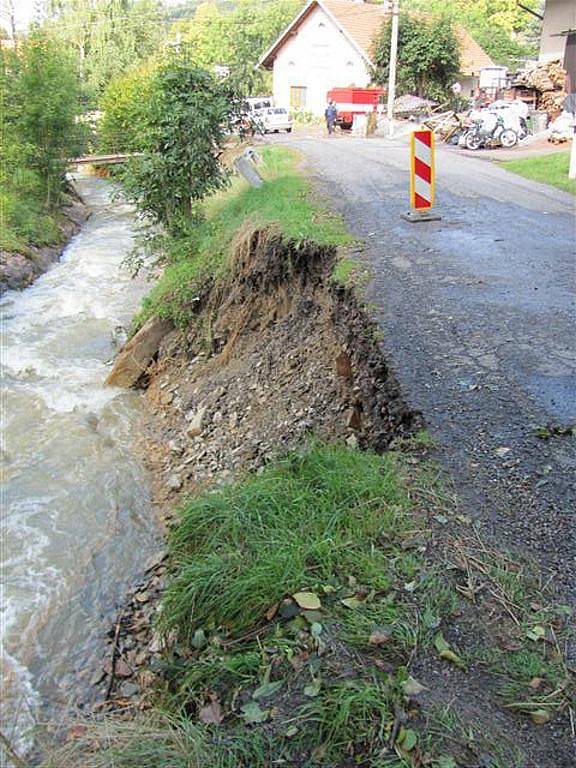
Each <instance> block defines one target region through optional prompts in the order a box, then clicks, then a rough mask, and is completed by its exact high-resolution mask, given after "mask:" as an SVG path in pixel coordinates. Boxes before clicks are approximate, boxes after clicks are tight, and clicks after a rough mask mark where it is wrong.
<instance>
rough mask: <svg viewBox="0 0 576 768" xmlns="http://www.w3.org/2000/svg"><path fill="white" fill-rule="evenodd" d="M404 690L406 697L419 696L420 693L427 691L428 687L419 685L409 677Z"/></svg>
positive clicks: (403, 687)
mask: <svg viewBox="0 0 576 768" xmlns="http://www.w3.org/2000/svg"><path fill="white" fill-rule="evenodd" d="M402 690H403V691H404V694H405V695H406V696H418V694H419V693H422V691H425V690H426V686H425V685H422V683H419V682H418V680H415V679H414V678H413V677H409V678H408V680H406V682H405V683H404V684H403V686H402Z"/></svg>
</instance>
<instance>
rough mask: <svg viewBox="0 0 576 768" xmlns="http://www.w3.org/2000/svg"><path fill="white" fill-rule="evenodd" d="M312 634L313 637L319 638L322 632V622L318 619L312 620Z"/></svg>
mask: <svg viewBox="0 0 576 768" xmlns="http://www.w3.org/2000/svg"><path fill="white" fill-rule="evenodd" d="M310 634H311V635H312V637H315V638H316V639H318V638H319V637H320V635H321V634H322V624H320V623H319V622H317V621H314V622H312V626H311V627H310Z"/></svg>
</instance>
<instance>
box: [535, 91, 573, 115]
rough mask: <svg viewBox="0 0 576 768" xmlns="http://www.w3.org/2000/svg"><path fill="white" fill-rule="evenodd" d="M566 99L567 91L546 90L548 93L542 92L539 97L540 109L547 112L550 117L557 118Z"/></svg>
mask: <svg viewBox="0 0 576 768" xmlns="http://www.w3.org/2000/svg"><path fill="white" fill-rule="evenodd" d="M565 99H566V92H565V91H546V93H541V94H540V97H539V99H538V109H541V110H542V111H543V112H547V113H548V115H549V116H550V119H551V120H555V119H556V118H557V117H558V115H560V114H561V112H562V107H563V106H564V100H565Z"/></svg>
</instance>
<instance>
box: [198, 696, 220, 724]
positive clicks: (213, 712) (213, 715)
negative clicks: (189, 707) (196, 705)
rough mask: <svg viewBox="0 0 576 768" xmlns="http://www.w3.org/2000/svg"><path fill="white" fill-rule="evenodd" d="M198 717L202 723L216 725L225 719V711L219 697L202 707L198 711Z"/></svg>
mask: <svg viewBox="0 0 576 768" xmlns="http://www.w3.org/2000/svg"><path fill="white" fill-rule="evenodd" d="M198 719H199V720H200V721H201V722H202V723H213V724H214V725H220V723H221V722H222V720H224V713H223V712H222V707H221V706H220V702H219V701H218V699H214V700H213V701H211V702H210V704H206V706H205V707H201V708H200V711H199V712H198Z"/></svg>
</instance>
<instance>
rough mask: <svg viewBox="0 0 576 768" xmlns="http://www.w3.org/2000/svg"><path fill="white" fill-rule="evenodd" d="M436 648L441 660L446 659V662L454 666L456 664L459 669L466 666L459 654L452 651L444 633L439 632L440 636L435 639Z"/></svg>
mask: <svg viewBox="0 0 576 768" xmlns="http://www.w3.org/2000/svg"><path fill="white" fill-rule="evenodd" d="M434 646H435V648H436V650H437V651H438V655H439V656H440V658H441V659H444V660H445V661H451V662H452V663H453V664H456V665H457V666H458V667H463V666H464V662H463V661H462V659H461V658H460V656H458V654H457V653H455V652H454V651H453V650H452V648H451V647H450V644H449V643H448V642H447V641H446V639H445V638H444V635H443V634H442V632H438V634H437V635H436V637H435V638H434Z"/></svg>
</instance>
